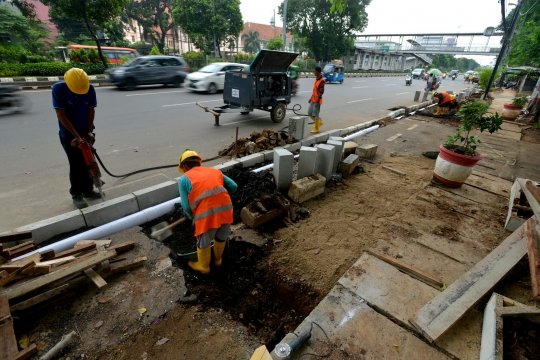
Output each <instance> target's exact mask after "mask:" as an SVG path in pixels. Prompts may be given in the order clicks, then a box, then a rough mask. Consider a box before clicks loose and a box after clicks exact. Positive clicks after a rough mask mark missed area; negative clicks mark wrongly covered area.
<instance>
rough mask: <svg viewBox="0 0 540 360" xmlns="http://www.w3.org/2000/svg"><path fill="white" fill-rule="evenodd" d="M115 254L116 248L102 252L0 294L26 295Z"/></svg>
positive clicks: (14, 296) (9, 297) (12, 297)
mask: <svg viewBox="0 0 540 360" xmlns="http://www.w3.org/2000/svg"><path fill="white" fill-rule="evenodd" d="M115 256H116V251H115V250H108V251H106V252H101V253H98V254H97V255H95V256H93V257H91V258H88V259H83V261H81V262H80V263H77V264H73V265H72V266H70V267H66V268H63V269H59V270H56V271H53V272H52V273H50V274H47V275H43V276H40V277H39V278H37V279H35V280H31V281H27V282H25V283H23V284H21V285H18V286H13V287H11V288H9V289H5V290H2V291H0V294H7V296H8V299H10V300H11V299H14V298H17V297H19V296H22V295H25V294H27V293H29V292H31V291H34V290H37V289H39V288H41V287H43V286H46V285H48V284H50V283H52V282H53V281H56V280H59V279H61V278H63V277H66V276H69V275H71V274H75V273H78V272H80V271H84V270H86V269H88V268H90V267H92V266H95V265H97V264H99V263H100V262H102V261H105V260H108V259H111V258H113V257H115Z"/></svg>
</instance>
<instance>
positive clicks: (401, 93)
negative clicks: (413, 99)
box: [396, 91, 409, 96]
mask: <svg viewBox="0 0 540 360" xmlns="http://www.w3.org/2000/svg"><path fill="white" fill-rule="evenodd" d="M408 93H409V92H408V91H407V92H404V93H399V94H396V96H397V95H405V94H408Z"/></svg>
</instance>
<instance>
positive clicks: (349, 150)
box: [343, 141, 358, 157]
mask: <svg viewBox="0 0 540 360" xmlns="http://www.w3.org/2000/svg"><path fill="white" fill-rule="evenodd" d="M357 147H358V144H357V143H355V142H354V141H346V142H344V143H343V156H345V157H347V156H349V155H350V154H354V153H355V152H356V148H357Z"/></svg>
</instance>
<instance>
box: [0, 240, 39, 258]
mask: <svg viewBox="0 0 540 360" xmlns="http://www.w3.org/2000/svg"><path fill="white" fill-rule="evenodd" d="M28 245H32V246H34V247H35V243H34V240H30V241H25V242H23V243H22V244H19V245H15V246H12V247H10V248H6V249H2V256H4V257H6V258H10V259H11V258H14V257H15V255H14V254H16V250H19V249H21V248H24V247H26V246H28Z"/></svg>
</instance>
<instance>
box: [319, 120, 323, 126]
mask: <svg viewBox="0 0 540 360" xmlns="http://www.w3.org/2000/svg"><path fill="white" fill-rule="evenodd" d="M321 126H323V123H322V119H319V127H321Z"/></svg>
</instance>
